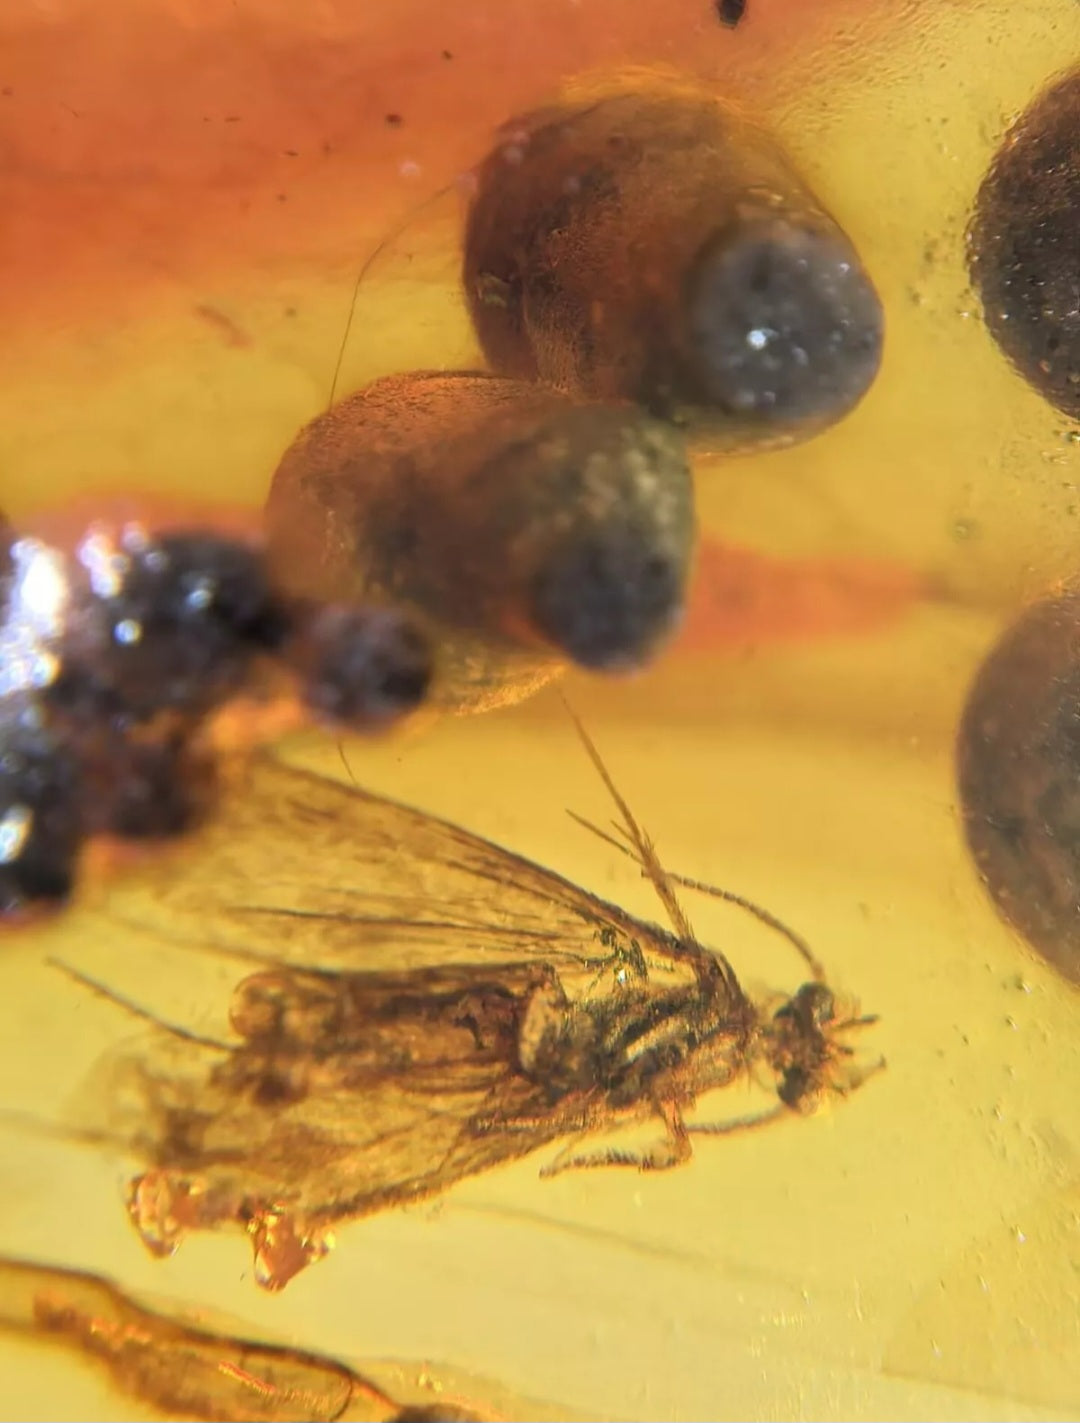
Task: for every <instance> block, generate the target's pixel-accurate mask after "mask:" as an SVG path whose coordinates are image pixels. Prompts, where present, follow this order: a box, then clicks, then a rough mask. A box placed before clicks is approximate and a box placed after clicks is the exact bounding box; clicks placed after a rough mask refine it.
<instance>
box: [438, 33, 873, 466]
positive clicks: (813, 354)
mask: <svg viewBox="0 0 1080 1423" xmlns="http://www.w3.org/2000/svg"><path fill="white" fill-rule="evenodd" d="M721 13H722V14H723V13H727V12H726V11H721ZM462 280H463V285H464V290H465V295H466V299H467V301H468V303H469V311H470V315H471V317H472V321H473V325H474V328H475V330H476V334H477V337H478V338H479V341H480V344H481V346H482V348H483V351H484V355H485V357H486V359H487V361H488V363H489V365H490V366H491V368H492V369H493V370H497V371H499V372H501V373H502V374H504V375H508V376H514V377H515V378H518V379H530V380H535V379H537V378H539V379H541V380H544V381H550V382H551V383H553V384H554V385H557V386H559V387H560V388H561V389H564V390H567V391H572V392H574V393H575V394H577V395H580V396H586V397H589V398H591V399H600V400H610V401H633V402H635V403H636V404H638V405H641V406H643V407H644V408H645V409H647V410H649V411H651V412H652V413H653V414H655V415H660V416H662V417H664V418H667V419H671V420H673V421H675V422H677V423H679V424H681V425H682V426H683V427H684V428H686V429H687V430H689V431H691V432H694V433H699V434H701V435H703V436H707V438H708V440H709V442H710V445H711V446H712V447H713V448H714V449H718V448H723V449H743V450H750V449H754V448H761V447H763V446H767V445H775V444H778V443H790V442H791V441H793V440H799V439H806V438H809V437H810V436H812V435H814V434H816V433H817V432H819V431H820V430H822V429H824V428H826V427H827V426H828V425H831V424H833V423H835V422H836V421H837V420H839V419H841V418H842V417H843V416H844V415H845V414H846V413H847V412H848V411H849V410H851V409H852V408H853V407H854V406H855V405H857V404H858V402H859V400H860V399H861V398H862V397H863V396H864V395H865V394H866V392H867V390H868V389H869V388H870V386H871V384H872V383H873V380H874V378H875V376H876V374H877V370H878V366H879V363H880V359H881V352H882V346H883V328H884V316H883V312H882V307H881V303H880V301H879V299H878V296H877V293H876V292H875V290H874V287H873V284H872V283H871V281H870V278H869V277H868V276H867V274H866V272H865V270H864V269H863V267H862V265H861V263H860V260H859V255H858V253H857V251H856V249H855V246H854V244H853V243H852V242H851V241H850V240H849V238H848V237H847V236H846V234H845V233H844V231H843V229H842V228H841V227H840V226H839V225H838V223H837V222H836V220H835V219H834V218H833V217H831V216H830V214H829V213H828V212H827V211H826V210H825V209H824V208H823V206H822V205H821V203H820V202H819V200H818V199H817V198H816V197H815V196H814V194H813V193H812V192H811V191H810V190H809V189H808V188H807V186H806V185H805V183H804V182H803V181H802V179H801V178H800V177H799V175H798V173H797V172H796V171H795V170H794V168H793V167H792V165H791V163H790V161H789V160H788V158H787V157H786V155H785V154H784V153H783V152H782V150H781V148H780V147H779V145H778V143H777V142H776V140H775V138H774V137H773V136H772V135H771V134H770V133H769V132H768V131H767V130H766V129H765V128H764V127H762V126H761V125H759V124H757V123H755V122H754V121H753V120H752V119H750V118H749V117H748V116H747V114H746V113H745V112H744V111H743V110H742V108H741V107H739V106H736V105H734V104H732V103H730V102H728V101H727V100H725V99H724V98H722V97H721V96H720V95H719V94H718V93H717V92H716V90H715V88H710V87H707V86H697V85H694V84H692V83H689V82H682V81H668V80H663V79H661V78H659V77H658V78H657V79H656V80H655V82H643V83H642V84H641V86H640V88H634V89H631V88H630V87H628V86H623V85H618V86H615V85H613V86H612V87H611V90H610V91H609V92H606V93H605V92H602V90H601V89H600V88H599V87H597V88H596V89H595V90H594V91H593V92H591V93H582V94H581V95H580V96H579V97H573V98H571V97H568V98H566V99H564V100H562V101H560V102H557V103H555V104H551V105H548V106H546V107H545V108H544V109H542V110H538V111H536V112H534V113H531V114H523V115H521V116H520V117H519V118H515V119H513V120H511V121H510V122H508V123H507V124H506V125H505V126H504V128H503V131H502V133H501V135H500V140H499V142H498V144H497V145H496V146H495V148H494V149H493V150H492V152H491V153H490V154H489V155H488V157H487V158H486V159H485V160H484V162H483V163H482V164H481V165H480V167H479V168H478V170H477V173H476V189H475V193H474V195H473V198H472V200H471V202H470V205H469V211H468V215H467V219H466V230H465V240H464V251H463V264H462Z"/></svg>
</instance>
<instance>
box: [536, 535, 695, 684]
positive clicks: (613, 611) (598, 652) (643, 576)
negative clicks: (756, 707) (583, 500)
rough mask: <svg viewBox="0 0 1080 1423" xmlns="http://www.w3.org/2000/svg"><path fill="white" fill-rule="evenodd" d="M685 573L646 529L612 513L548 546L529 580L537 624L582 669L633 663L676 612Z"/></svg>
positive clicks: (678, 612)
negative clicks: (603, 523) (546, 557)
mask: <svg viewBox="0 0 1080 1423" xmlns="http://www.w3.org/2000/svg"><path fill="white" fill-rule="evenodd" d="M684 575H685V570H684V568H683V567H682V566H680V565H679V564H678V563H677V562H676V561H675V560H674V559H672V558H669V557H666V556H664V555H662V554H658V553H656V552H655V550H654V548H653V541H652V530H650V529H641V528H638V527H635V526H633V525H630V526H628V525H625V524H622V523H621V522H620V521H619V520H618V519H613V520H612V521H611V523H610V524H609V525H608V526H607V527H606V528H604V529H599V530H596V531H595V532H592V533H590V534H588V535H586V536H585V537H584V538H582V539H580V540H578V539H571V540H569V541H568V542H567V543H566V544H565V546H563V547H561V548H559V549H557V550H556V551H555V552H554V554H553V556H552V559H551V562H550V563H549V564H548V565H547V567H546V568H544V570H543V571H542V573H541V574H540V576H539V577H538V579H537V581H536V588H535V594H534V603H533V607H534V613H535V617H536V622H537V626H538V627H539V628H540V630H541V632H543V633H544V634H545V635H546V636H548V637H549V638H550V639H551V641H552V642H553V643H555V645H556V646H557V647H560V648H562V649H563V651H564V652H565V653H566V654H567V655H568V656H569V657H570V658H571V659H572V660H573V661H574V662H576V663H577V664H578V665H579V666H581V667H588V668H592V669H594V670H597V671H599V670H607V671H617V670H619V669H620V668H623V667H625V668H632V667H637V666H640V665H641V664H642V663H643V662H645V661H646V660H647V659H648V656H649V653H650V652H651V651H652V650H653V648H654V647H655V646H656V645H657V644H658V643H660V642H662V641H663V640H664V638H665V637H666V636H667V635H668V634H669V633H670V632H671V630H672V628H673V627H674V626H675V625H676V623H677V622H678V620H679V618H680V616H681V614H682V608H683V596H682V595H683V586H684Z"/></svg>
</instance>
